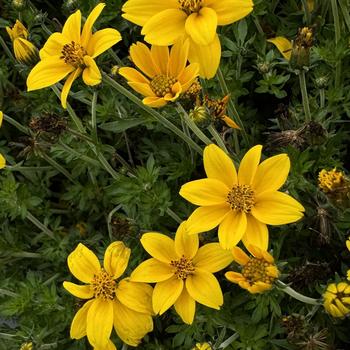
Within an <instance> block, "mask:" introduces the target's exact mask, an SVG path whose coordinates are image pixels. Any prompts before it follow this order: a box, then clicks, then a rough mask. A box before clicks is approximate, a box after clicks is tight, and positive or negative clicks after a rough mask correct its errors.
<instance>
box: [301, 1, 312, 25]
mask: <svg viewBox="0 0 350 350" xmlns="http://www.w3.org/2000/svg"><path fill="white" fill-rule="evenodd" d="M301 2H302V3H303V8H304V13H305V22H306V25H307V26H309V25H310V24H311V14H310V9H309V5H308V3H307V0H301Z"/></svg>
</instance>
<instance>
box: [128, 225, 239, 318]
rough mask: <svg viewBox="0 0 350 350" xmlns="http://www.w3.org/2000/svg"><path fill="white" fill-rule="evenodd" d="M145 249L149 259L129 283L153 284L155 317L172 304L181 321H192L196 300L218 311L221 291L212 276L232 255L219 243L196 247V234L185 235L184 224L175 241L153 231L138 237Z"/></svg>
mask: <svg viewBox="0 0 350 350" xmlns="http://www.w3.org/2000/svg"><path fill="white" fill-rule="evenodd" d="M141 244H142V246H143V247H144V249H145V250H146V251H147V252H148V253H149V254H150V255H151V256H152V258H151V259H148V260H146V261H144V262H143V263H141V264H140V265H139V266H138V267H137V268H136V269H135V270H134V271H133V273H132V274H131V277H130V279H131V281H136V282H149V283H156V285H155V287H154V290H153V296H152V304H153V311H154V312H155V313H156V314H160V315H161V314H163V313H164V312H165V311H167V310H168V309H169V308H170V307H171V306H172V305H174V306H175V310H176V312H177V313H178V314H179V316H180V317H181V318H182V320H183V321H184V322H185V323H187V324H191V323H192V322H193V318H194V314H195V309H196V301H197V302H198V303H200V304H203V305H205V306H208V307H211V308H214V309H219V308H220V306H221V305H222V304H223V296H222V291H221V288H220V285H219V282H218V280H217V279H216V278H215V277H214V275H213V273H214V272H217V271H220V270H222V269H223V268H225V267H226V266H228V265H229V264H230V263H231V262H232V260H233V257H232V254H231V253H230V252H229V251H225V250H223V249H222V248H221V247H220V245H219V244H218V243H209V244H206V245H204V246H203V247H201V248H199V249H198V247H199V240H198V236H196V235H188V234H187V232H186V222H183V223H182V224H181V225H180V226H179V228H178V230H177V232H176V234H175V241H174V240H172V239H171V238H170V237H168V236H166V235H163V234H161V233H156V232H148V233H145V234H144V235H143V236H142V238H141Z"/></svg>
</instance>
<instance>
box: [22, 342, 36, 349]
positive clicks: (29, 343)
mask: <svg viewBox="0 0 350 350" xmlns="http://www.w3.org/2000/svg"><path fill="white" fill-rule="evenodd" d="M32 349H33V343H32V342H31V341H30V342H27V343H23V344H22V345H21V348H20V350H32Z"/></svg>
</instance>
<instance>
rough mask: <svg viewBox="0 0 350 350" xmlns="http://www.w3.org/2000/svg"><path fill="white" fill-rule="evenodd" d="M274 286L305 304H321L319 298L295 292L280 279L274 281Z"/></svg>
mask: <svg viewBox="0 0 350 350" xmlns="http://www.w3.org/2000/svg"><path fill="white" fill-rule="evenodd" d="M276 286H277V288H278V289H279V290H281V291H283V292H284V293H286V294H288V295H290V296H291V297H293V298H294V299H296V300H299V301H301V302H303V303H305V304H310V305H320V304H321V301H320V300H319V299H314V298H310V297H306V296H305V295H303V294H300V293H298V292H296V291H295V290H294V289H293V288H291V287H289V286H288V285H286V284H285V283H283V282H282V281H280V280H277V281H276Z"/></svg>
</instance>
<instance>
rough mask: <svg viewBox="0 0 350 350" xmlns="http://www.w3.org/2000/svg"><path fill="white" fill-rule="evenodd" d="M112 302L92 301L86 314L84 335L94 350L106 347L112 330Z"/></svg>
mask: <svg viewBox="0 0 350 350" xmlns="http://www.w3.org/2000/svg"><path fill="white" fill-rule="evenodd" d="M113 303H114V301H112V300H103V299H94V300H93V302H92V304H91V306H90V308H89V311H88V313H87V323H86V334H87V337H88V340H89V343H90V344H91V345H93V346H94V347H96V348H101V349H104V348H106V347H107V346H108V342H109V338H110V336H111V333H112V328H113Z"/></svg>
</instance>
